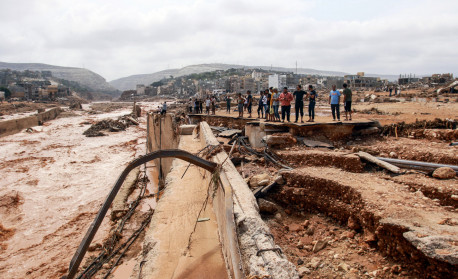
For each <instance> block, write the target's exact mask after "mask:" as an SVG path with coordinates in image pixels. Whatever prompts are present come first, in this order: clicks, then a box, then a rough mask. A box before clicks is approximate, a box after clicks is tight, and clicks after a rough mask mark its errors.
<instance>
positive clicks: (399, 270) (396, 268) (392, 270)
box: [391, 265, 402, 274]
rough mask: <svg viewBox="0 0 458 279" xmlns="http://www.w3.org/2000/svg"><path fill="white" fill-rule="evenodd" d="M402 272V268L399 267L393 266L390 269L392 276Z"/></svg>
mask: <svg viewBox="0 0 458 279" xmlns="http://www.w3.org/2000/svg"><path fill="white" fill-rule="evenodd" d="M401 271H402V267H401V266H400V265H393V266H392V267H391V272H392V273H394V274H398V273H400V272H401Z"/></svg>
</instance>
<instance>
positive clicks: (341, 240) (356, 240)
mask: <svg viewBox="0 0 458 279" xmlns="http://www.w3.org/2000/svg"><path fill="white" fill-rule="evenodd" d="M286 211H287V213H286V212H285V211H284V210H281V211H279V212H278V213H277V214H276V215H274V216H272V215H264V219H265V220H266V222H267V224H268V225H269V226H270V229H271V230H272V234H273V235H274V237H275V240H276V244H278V245H279V246H280V247H281V248H282V249H283V253H284V254H285V255H286V257H288V259H289V260H290V261H291V262H292V263H294V264H296V266H297V269H298V270H299V273H300V274H302V275H303V277H304V278H355V279H356V278H374V277H377V278H409V277H410V276H409V274H412V270H408V269H406V268H403V267H402V266H401V265H399V264H398V263H396V262H395V261H393V260H392V259H390V258H387V257H384V256H382V255H381V254H380V253H378V252H377V251H376V249H374V248H373V247H371V246H370V245H369V244H368V243H366V242H364V239H363V236H362V235H361V234H359V233H357V232H355V231H354V230H351V229H348V228H346V227H345V226H341V225H339V224H338V223H336V222H335V221H334V220H332V219H330V218H328V217H325V216H324V215H322V214H311V213H304V212H292V211H290V210H286ZM317 242H322V243H324V242H326V246H325V247H324V248H323V249H322V250H319V251H314V250H313V248H314V246H315V245H316V243H317Z"/></svg>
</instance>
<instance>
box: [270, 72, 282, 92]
mask: <svg viewBox="0 0 458 279" xmlns="http://www.w3.org/2000/svg"><path fill="white" fill-rule="evenodd" d="M269 87H273V88H278V89H282V88H283V87H286V75H278V74H274V75H270V76H269Z"/></svg>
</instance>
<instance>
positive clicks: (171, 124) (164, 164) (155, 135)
mask: <svg viewBox="0 0 458 279" xmlns="http://www.w3.org/2000/svg"><path fill="white" fill-rule="evenodd" d="M178 141H179V126H178V125H177V124H176V122H175V120H174V118H173V115H172V114H166V115H159V114H152V113H148V115H147V135H146V145H147V146H146V148H147V150H148V152H151V151H156V150H161V149H174V148H177V147H178ZM172 162H173V158H164V159H156V160H155V164H156V166H160V168H158V171H159V172H160V173H159V177H163V178H165V177H166V176H167V174H168V173H169V171H170V168H171V167H172Z"/></svg>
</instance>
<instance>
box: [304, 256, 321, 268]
mask: <svg viewBox="0 0 458 279" xmlns="http://www.w3.org/2000/svg"><path fill="white" fill-rule="evenodd" d="M320 262H321V260H320V258H317V257H313V258H312V259H311V260H310V262H309V263H308V264H307V267H311V268H313V269H316V268H317V267H318V266H319V265H320Z"/></svg>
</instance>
